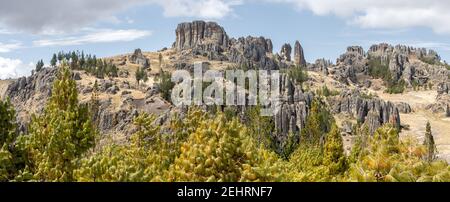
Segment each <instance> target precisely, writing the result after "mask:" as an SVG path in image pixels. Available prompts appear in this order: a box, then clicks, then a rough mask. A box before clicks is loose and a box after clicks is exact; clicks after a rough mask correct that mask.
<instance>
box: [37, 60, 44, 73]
mask: <svg viewBox="0 0 450 202" xmlns="http://www.w3.org/2000/svg"><path fill="white" fill-rule="evenodd" d="M43 67H44V61H43V60H39V61H38V62H37V63H36V72H39V71H41V69H42V68H43Z"/></svg>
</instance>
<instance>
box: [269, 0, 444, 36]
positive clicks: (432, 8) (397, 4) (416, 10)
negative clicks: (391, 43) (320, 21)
mask: <svg viewBox="0 0 450 202" xmlns="http://www.w3.org/2000/svg"><path fill="white" fill-rule="evenodd" d="M266 1H269V2H276V3H289V4H293V5H294V6H296V7H297V8H298V9H300V10H305V9H306V10H310V11H312V12H313V13H314V14H316V15H336V16H338V17H341V18H344V19H346V20H347V22H348V23H349V24H354V25H358V26H360V27H363V28H376V29H404V28H411V27H428V28H431V29H432V30H433V31H434V32H436V33H440V34H450V13H449V12H448V11H449V10H450V1H448V0H428V1H423V0H376V1H373V0H266Z"/></svg>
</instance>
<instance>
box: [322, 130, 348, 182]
mask: <svg viewBox="0 0 450 202" xmlns="http://www.w3.org/2000/svg"><path fill="white" fill-rule="evenodd" d="M323 164H324V165H326V166H327V167H328V169H329V172H330V174H331V175H336V174H340V173H342V172H344V171H345V170H346V166H347V165H346V164H347V160H346V157H345V154H344V143H343V141H342V136H341V133H340V130H339V128H338V127H337V126H336V124H333V126H332V128H331V131H330V133H328V135H327V137H326V140H325V148H324V157H323Z"/></svg>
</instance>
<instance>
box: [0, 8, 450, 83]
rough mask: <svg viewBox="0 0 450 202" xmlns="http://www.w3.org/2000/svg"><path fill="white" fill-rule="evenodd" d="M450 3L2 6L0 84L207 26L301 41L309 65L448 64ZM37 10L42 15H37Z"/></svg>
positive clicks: (164, 43)
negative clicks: (389, 51) (413, 56)
mask: <svg viewBox="0 0 450 202" xmlns="http://www.w3.org/2000/svg"><path fill="white" fill-rule="evenodd" d="M448 10H450V2H449V1H446V0H430V1H426V2H424V1H419V0H389V1H388V0H378V1H376V2H374V1H370V0H333V1H330V0H260V1H256V0H197V1H194V0H165V1H163V0H130V1H122V0H95V1H91V0H59V1H57V0H41V1H27V0H16V1H9V0H0V78H2V79H4V78H9V77H18V76H23V75H28V74H29V72H30V70H31V69H33V66H34V65H33V64H32V63H35V62H36V61H37V60H39V59H44V61H45V62H46V63H48V61H49V59H50V58H51V55H52V54H53V53H54V52H58V51H60V50H64V51H69V50H84V51H85V52H87V53H93V54H96V55H98V56H100V57H104V56H112V55H117V54H122V53H128V52H132V51H133V50H134V49H135V48H141V49H143V50H145V51H156V50H159V49H161V48H163V47H170V46H171V44H172V43H173V42H174V40H175V28H176V25H177V24H178V23H180V22H184V21H192V20H209V21H216V22H218V23H219V24H220V25H222V26H223V27H224V28H225V30H226V31H227V33H228V35H229V36H230V37H240V36H248V35H252V36H264V37H267V38H271V39H272V42H273V43H274V52H279V50H280V47H281V45H282V44H284V43H291V44H293V43H294V42H295V41H296V40H299V41H300V42H301V44H302V46H303V48H304V50H305V54H306V59H307V61H308V62H314V60H315V59H318V58H326V59H330V60H332V61H335V59H336V58H337V57H338V56H339V55H340V54H342V53H343V52H344V51H345V49H346V47H347V46H350V45H361V46H363V47H364V48H365V50H367V49H368V48H369V47H370V45H372V44H375V43H380V42H388V43H391V44H394V45H395V44H406V45H411V46H419V47H425V48H431V49H435V50H437V51H438V53H439V54H440V55H441V57H442V58H443V59H444V60H448V61H450V12H448ZM36 11H38V12H36Z"/></svg>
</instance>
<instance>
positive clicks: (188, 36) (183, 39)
mask: <svg viewBox="0 0 450 202" xmlns="http://www.w3.org/2000/svg"><path fill="white" fill-rule="evenodd" d="M175 33H176V42H175V44H174V48H175V49H176V50H178V51H181V50H187V49H200V50H203V51H223V50H226V49H228V45H229V44H228V42H229V41H228V35H227V33H226V32H225V30H224V29H223V27H221V26H219V25H218V24H217V23H215V22H204V21H194V22H186V23H181V24H179V25H178V27H177V29H176V31H175Z"/></svg>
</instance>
